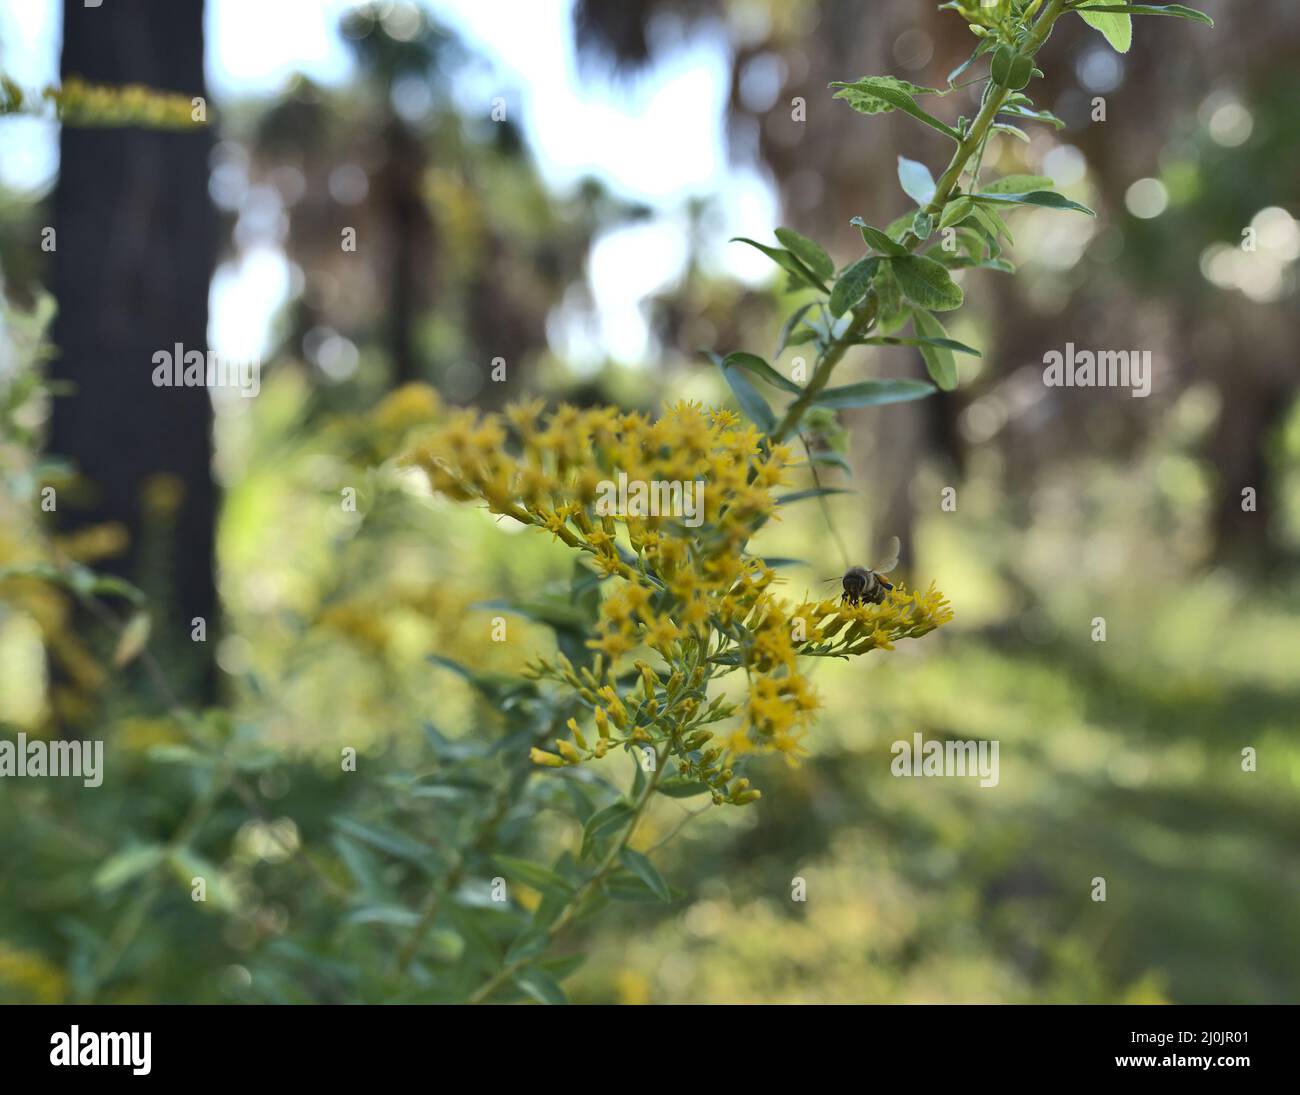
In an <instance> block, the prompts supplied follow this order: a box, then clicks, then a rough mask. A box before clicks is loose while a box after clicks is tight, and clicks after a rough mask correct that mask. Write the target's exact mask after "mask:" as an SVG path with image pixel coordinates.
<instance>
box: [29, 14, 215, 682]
mask: <svg viewBox="0 0 1300 1095" xmlns="http://www.w3.org/2000/svg"><path fill="white" fill-rule="evenodd" d="M60 67H61V71H62V74H63V76H64V77H65V78H66V77H69V76H80V77H83V78H84V79H86V80H90V81H94V82H97V83H107V84H128V83H138V84H144V85H146V86H148V87H151V88H154V89H157V90H167V91H175V92H181V93H183V94H185V95H187V96H191V97H193V96H199V95H205V94H206V92H205V87H204V79H203V0H167V2H166V3H149V2H147V0H113V2H112V3H110V4H107V5H103V6H101V7H97V8H87V7H86V6H85V4H84V3H83V2H82V0H64V5H63V56H62V63H61V66H60ZM211 146H212V138H211V134H210V131H209V130H208V129H206V128H203V129H199V130H195V131H187V132H163V131H155V130H145V129H138V128H104V129H73V128H68V127H65V128H64V129H63V132H62V135H61V137H60V154H61V168H60V172H59V180H58V186H57V189H56V191H55V195H54V225H55V228H56V231H57V250H56V252H55V255H54V264H53V289H54V294H55V296H56V298H57V300H58V304H59V313H58V318H57V320H56V321H55V324H54V341H55V343H56V345H57V347H58V353H59V356H58V359H57V360H56V361H55V363H54V365H53V368H52V370H51V372H52V376H53V378H54V379H56V380H59V381H66V382H70V383H71V384H72V385H73V386H74V388H75V390H74V391H73V392H72V393H71V394H70V395H68V396H66V397H61V398H58V399H56V400H55V401H54V409H53V418H52V423H51V431H50V440H49V447H50V449H51V450H52V451H53V452H54V453H56V454H58V455H60V456H63V457H66V458H68V459H70V460H71V461H72V462H73V463H74V464H75V466H76V468H77V470H78V473H79V477H78V482H77V485H76V486H75V487H74V488H73V489H72V490H70V491H66V492H64V493H63V494H61V496H60V498H59V501H58V511H57V515H58V520H59V524H60V528H61V530H62V531H64V532H67V531H71V530H75V529H77V528H83V527H85V526H87V525H92V524H99V523H102V522H116V523H118V524H120V525H121V526H123V527H124V528H125V529H126V531H127V533H128V534H129V537H130V545H129V548H128V549H127V552H126V553H125V555H123V556H121V557H119V558H117V559H115V560H112V561H110V562H109V563H108V564H106V566H105V569H110V570H113V571H116V572H117V573H119V574H121V575H122V576H123V577H125V578H127V579H128V580H130V581H133V582H135V583H137V584H138V585H140V586H142V587H143V588H144V589H145V590H146V592H148V593H150V595H151V601H150V603H151V608H152V610H153V612H152V614H153V624H154V633H155V635H156V636H157V637H158V639H160V640H162V641H160V642H158V643H156V647H157V648H159V649H161V650H164V651H170V650H180V651H182V652H183V654H182V656H181V657H179V658H177V659H176V662H177V665H176V667H175V668H176V669H177V670H179V669H181V668H182V667H183V668H184V670H185V672H186V679H185V680H181V679H178V678H177V677H176V676H175V675H174V674H173V683H174V687H175V688H176V689H177V691H178V692H179V693H181V694H182V695H186V696H187V698H199V699H203V698H208V697H210V696H211V694H212V691H213V688H214V683H215V672H214V668H213V662H212V658H211V653H210V652H211V651H212V649H213V646H214V643H215V638H216V619H215V617H216V612H217V599H216V590H215V584H214V576H213V563H214V559H213V555H214V544H213V541H214V532H215V516H216V503H217V496H216V487H215V484H214V482H213V478H212V470H211V453H210V432H211V424H212V407H211V403H210V401H209V395H208V392H207V391H206V390H205V389H204V388H203V387H192V388H185V387H171V388H166V387H155V386H154V384H153V383H152V373H153V370H154V368H155V366H154V362H153V355H154V354H155V353H157V352H158V351H160V350H166V351H168V352H174V349H175V346H176V344H178V343H179V344H182V345H183V346H184V348H185V350H186V351H189V350H199V351H203V352H206V349H207V324H208V287H209V282H210V280H211V276H212V269H213V263H214V259H215V245H216V219H215V213H214V210H213V208H212V205H211V203H210V202H209V200H208V154H209V150H210V149H211ZM195 617H202V618H203V619H204V620H205V621H206V623H207V640H208V641H207V642H204V643H198V642H194V643H192V642H190V641H189V639H190V631H191V621H192V620H193V619H194V618H195ZM182 644H183V645H182ZM169 668H172V667H171V666H169Z"/></svg>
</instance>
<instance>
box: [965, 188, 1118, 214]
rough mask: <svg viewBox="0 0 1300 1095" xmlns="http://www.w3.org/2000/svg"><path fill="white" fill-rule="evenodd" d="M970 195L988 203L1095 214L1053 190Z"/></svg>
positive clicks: (987, 192) (988, 192) (978, 200)
mask: <svg viewBox="0 0 1300 1095" xmlns="http://www.w3.org/2000/svg"><path fill="white" fill-rule="evenodd" d="M971 197H972V198H974V199H975V200H976V201H977V202H987V203H989V204H990V205H1039V206H1042V207H1043V208H1044V209H1072V210H1074V211H1075V212H1076V213H1087V214H1088V216H1090V217H1095V216H1096V215H1097V214H1096V213H1094V212H1093V211H1092V210H1091V209H1089V208H1088V207H1087V206H1086V205H1080V204H1079V203H1078V202H1072V201H1070V199H1069V198H1067V197H1065V195H1063V194H1058V193H1056V191H1054V190H1035V191H1034V192H1033V193H1032V194H994V193H992V192H991V191H986V192H984V193H981V194H972V195H971Z"/></svg>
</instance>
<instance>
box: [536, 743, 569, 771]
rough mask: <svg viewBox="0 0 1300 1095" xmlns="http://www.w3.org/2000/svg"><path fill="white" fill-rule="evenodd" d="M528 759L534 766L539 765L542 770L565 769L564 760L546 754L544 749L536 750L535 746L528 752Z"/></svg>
mask: <svg viewBox="0 0 1300 1095" xmlns="http://www.w3.org/2000/svg"><path fill="white" fill-rule="evenodd" d="M528 759H529V760H531V761H532V762H533V763H534V764H540V765H541V766H542V767H544V768H563V767H565V763H564V759H563V758H562V757H557V756H556V755H555V754H554V753H548V752H547V751H546V750H545V749H538V748H537V746H535V745H534V746H533V747H532V748H531V749H530V750H528Z"/></svg>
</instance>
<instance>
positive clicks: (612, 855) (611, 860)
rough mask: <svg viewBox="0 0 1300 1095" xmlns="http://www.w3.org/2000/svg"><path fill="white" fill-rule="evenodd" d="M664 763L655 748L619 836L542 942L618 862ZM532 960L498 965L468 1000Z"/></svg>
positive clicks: (483, 996) (478, 998)
mask: <svg viewBox="0 0 1300 1095" xmlns="http://www.w3.org/2000/svg"><path fill="white" fill-rule="evenodd" d="M667 762H668V749H667V747H665V748H664V749H663V750H655V767H654V771H653V772H651V773H650V776H649V778H647V779H646V783H645V787H644V788H642V790H641V795H640V797H639V798H638V799H637V800H636V802H635V803H633V805H632V815H631V817H630V818H629V819H628V822H627V825H626V827H625V828H624V829H623V834H622V836H620V837H619V839H618V840H616V841H614V843H613V844H611V845H610V846H609V850H608V851H607V852H606V853H605V854H604V856H602V857H601V860H600V862H599V864H597V866H596V870H595V871H594V872H593V873H592V874H591V877H589V878H588V879H587V880H586V881H585V882H583V883H582V885H581V886H579V887H578V888H577V890H575V891H574V894H573V896H572V897H571V898H569V900H568V901H567V902H566V903H565V905H564V908H562V909H561V910H560V914H559V915H558V916H557V917H556V918H555V919H554V920H553V921H552V922H551V925H550V927H548V928H547V929H546V942H547V944H548V945H549V944H550V942H551V941H552V940H553V939H554V938H555V937H556V936H557V935H559V934H560V932H562V931H563V930H564V929H565V928H567V927H568V926H569V924H570V923H572V921H573V919H574V917H576V916H577V915H578V912H579V910H580V909H581V908H582V904H583V901H584V900H585V899H586V897H587V895H588V894H589V893H591V892H592V890H594V889H595V888H596V887H597V886H599V885H600V883H601V882H603V881H604V879H605V876H606V875H608V874H609V872H610V871H611V870H613V868H614V864H615V863H617V862H618V857H619V854H620V853H621V852H622V851H623V849H624V848H626V847H627V844H628V841H629V840H631V839H632V835H633V833H635V832H636V827H637V824H638V823H639V822H640V821H641V817H642V815H643V814H644V813H645V808H646V806H647V805H648V804H649V802H650V797H651V796H652V795H653V794H654V792H655V788H656V787H657V786H658V784H659V777H660V776H661V775H662V773H663V770H664V765H665V764H666V763H667ZM532 960H533V959H532V958H520V959H516V960H515V961H514V962H510V963H508V964H507V965H505V966H502V967H501V969H499V970H498V971H497V972H496V973H494V974H493V975H492V976H491V977H489V978H488V979H487V980H486V981H484V982H483V984H481V985H480V986H479V987H478V988H477V989H475V990H474V992H473V993H472V994H471V995H470V997H469V1001H468V1002H469V1003H471V1004H481V1003H483V1001H484V1000H487V999H488V998H489V997H490V996H491V995H492V994H493V993H494V992H496V990H497V989H498V988H500V987H501V986H502V985H503V984H504V983H505V982H506V981H508V980H510V978H511V977H513V976H514V975H515V973H517V972H518V971H519V970H520V969H521V968H522V967H524V966H526V965H527V964H528V963H529V962H531V961H532Z"/></svg>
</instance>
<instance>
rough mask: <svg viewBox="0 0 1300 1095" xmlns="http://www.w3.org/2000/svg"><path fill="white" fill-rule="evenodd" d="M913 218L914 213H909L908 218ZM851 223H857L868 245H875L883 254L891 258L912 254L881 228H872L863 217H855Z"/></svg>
mask: <svg viewBox="0 0 1300 1095" xmlns="http://www.w3.org/2000/svg"><path fill="white" fill-rule="evenodd" d="M911 219H912V215H911V214H908V220H909V221H910V220H911ZM849 223H850V224H852V225H855V226H856V227H857V229H858V231H859V232H861V233H862V238H863V239H864V240H865V241H866V244H867V246H868V247H874V248H875V249H876V250H877V251H879V252H880V253H881V254H883V255H888V256H890V257H891V258H892V257H895V256H897V257H900V258H901V257H902V256H903V255H907V254H910V252H909V251H908V250H907V248H906V247H904V246H903V245H902V244H899V243H896V242H895V241H894V240H893V239H892V238H890V237H889V236H888V235H886V234H885V233H884V232H882V231H881V230H880V229H879V228H872V227H871V225H869V224H868V223H867V222H866V221H864V220H863V219H862V218H861V217H854V218H853V220H851V221H850V222H849Z"/></svg>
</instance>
